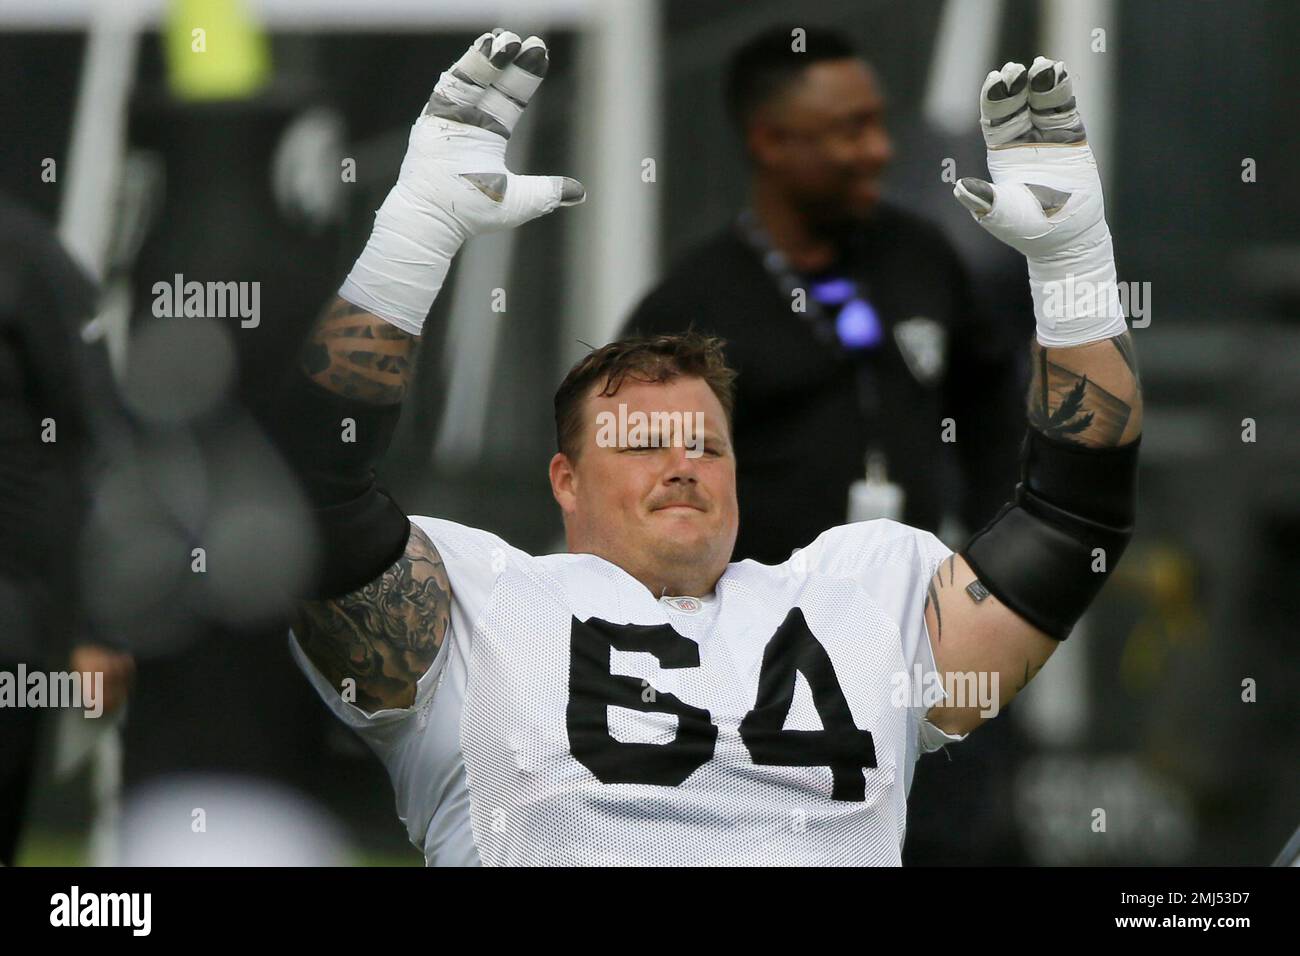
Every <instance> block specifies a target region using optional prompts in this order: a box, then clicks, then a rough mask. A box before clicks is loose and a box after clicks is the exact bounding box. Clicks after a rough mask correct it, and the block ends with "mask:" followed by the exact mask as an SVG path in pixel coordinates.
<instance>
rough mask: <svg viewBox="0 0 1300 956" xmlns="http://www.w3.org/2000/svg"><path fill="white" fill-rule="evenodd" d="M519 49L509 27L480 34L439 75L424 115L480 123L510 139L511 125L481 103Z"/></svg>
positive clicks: (474, 124) (470, 124) (518, 43)
mask: <svg viewBox="0 0 1300 956" xmlns="http://www.w3.org/2000/svg"><path fill="white" fill-rule="evenodd" d="M519 48H520V42H519V36H518V34H515V33H511V32H510V31H509V30H501V29H500V28H498V29H497V30H494V31H493V32H492V33H490V34H484V35H483V36H480V37H479V38H478V39H477V40H475V41H474V45H473V46H471V47H470V49H469V50H467V51H466V52H465V54H464V56H462V57H461V58H460V60H458V61H457V62H456V65H455V66H453V67H452V69H450V70H447V71H445V72H444V73H443V74H442V76H441V77H439V79H438V84H437V86H435V87H434V90H433V95H432V96H431V97H429V105H428V106H426V107H425V109H424V115H425V116H437V117H440V118H442V119H449V120H454V121H455V122H457V123H464V124H466V125H468V126H478V127H480V128H482V129H485V130H487V131H489V132H491V133H496V134H497V135H498V136H501V137H502V138H503V139H509V138H510V130H509V128H507V127H506V126H505V124H503V123H502V122H501V120H500V119H499V118H498V117H496V116H494V115H492V114H491V113H488V112H486V111H485V110H484V109H483V108H482V103H483V98H484V96H486V95H487V94H488V92H489V91H490V88H491V85H492V84H493V83H495V82H496V81H497V79H499V78H500V76H501V73H502V71H503V69H504V68H505V67H506V66H508V65H509V64H510V62H511V61H512V60H514V58H515V56H516V55H517V54H518V53H519Z"/></svg>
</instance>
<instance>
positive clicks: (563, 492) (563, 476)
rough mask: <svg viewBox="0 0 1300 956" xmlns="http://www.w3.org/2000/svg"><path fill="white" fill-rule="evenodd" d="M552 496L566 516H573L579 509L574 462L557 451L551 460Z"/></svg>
mask: <svg viewBox="0 0 1300 956" xmlns="http://www.w3.org/2000/svg"><path fill="white" fill-rule="evenodd" d="M551 494H552V495H553V496H554V497H555V503H556V504H558V505H559V506H560V510H561V511H562V512H564V513H565V514H566V515H568V514H572V513H573V511H574V510H575V509H576V508H577V502H578V476H577V475H576V474H575V472H574V468H573V462H571V461H569V458H568V456H567V455H565V454H564V452H562V451H557V452H556V453H555V455H554V457H552V458H551Z"/></svg>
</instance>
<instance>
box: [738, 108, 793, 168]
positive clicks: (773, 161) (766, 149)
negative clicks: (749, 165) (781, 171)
mask: <svg viewBox="0 0 1300 956" xmlns="http://www.w3.org/2000/svg"><path fill="white" fill-rule="evenodd" d="M745 143H746V145H747V146H748V148H749V155H750V157H751V158H752V159H753V162H754V165H755V166H758V167H760V168H763V167H766V166H779V165H781V164H782V162H783V161H784V159H785V137H784V136H782V135H781V132H780V130H778V129H777V128H776V127H775V126H772V125H771V124H769V123H766V122H764V121H763V120H762V119H755V120H753V121H751V122H750V124H749V130H748V132H747V133H746V134H745Z"/></svg>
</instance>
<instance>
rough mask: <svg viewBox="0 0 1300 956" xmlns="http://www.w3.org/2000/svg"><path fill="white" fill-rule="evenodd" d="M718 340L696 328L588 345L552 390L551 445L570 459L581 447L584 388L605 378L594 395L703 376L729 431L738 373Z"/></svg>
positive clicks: (585, 389) (604, 394) (609, 393)
mask: <svg viewBox="0 0 1300 956" xmlns="http://www.w3.org/2000/svg"><path fill="white" fill-rule="evenodd" d="M725 344H726V343H725V342H723V340H722V339H720V338H716V337H714V336H710V335H704V334H702V333H700V332H696V331H694V330H689V331H686V332H683V333H681V334H679V335H637V336H630V337H628V338H623V339H619V340H618V341H617V342H610V343H609V344H608V345H602V346H601V347H600V348H598V349H592V350H591V351H590V352H588V353H587V355H586V356H585V357H584V358H583V359H582V360H581V361H580V362H578V364H577V365H575V366H573V368H571V369H569V374H568V375H566V376H564V381H563V382H561V383H560V387H559V388H558V389H556V390H555V444H556V446H557V447H558V448H559V450H560V451H561V452H563V453H564V454H565V455H566V456H568V457H569V458H575V457H577V453H578V449H579V448H581V447H582V405H583V402H584V401H585V400H586V397H587V392H588V391H590V389H591V387H592V386H593V385H595V384H597V383H603V385H602V387H601V388H600V391H599V392H597V393H596V394H598V395H602V396H610V395H616V394H618V390H619V389H620V388H622V387H623V382H624V381H625V380H626V379H628V378H631V379H633V380H634V381H638V382H647V383H651V384H656V385H657V384H661V383H663V382H671V381H672V380H673V379H675V378H678V377H681V376H688V377H691V378H702V379H704V381H705V383H706V384H707V385H708V386H709V388H711V389H713V394H714V395H716V396H717V397H718V401H719V402H720V403H721V404H722V411H723V412H724V413H725V414H726V416H727V430H728V431H730V430H731V412H732V408H733V407H734V405H735V397H734V391H735V383H736V372H735V370H734V369H732V368H731V367H730V366H728V365H727V359H726V356H725V355H724V353H723V346H724V345H725Z"/></svg>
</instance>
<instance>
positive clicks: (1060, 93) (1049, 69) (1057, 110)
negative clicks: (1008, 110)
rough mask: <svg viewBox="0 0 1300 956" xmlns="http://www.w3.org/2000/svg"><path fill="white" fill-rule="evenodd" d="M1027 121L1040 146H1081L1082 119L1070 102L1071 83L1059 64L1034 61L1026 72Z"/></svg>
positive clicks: (1072, 99)
mask: <svg viewBox="0 0 1300 956" xmlns="http://www.w3.org/2000/svg"><path fill="white" fill-rule="evenodd" d="M1029 120H1030V122H1031V123H1033V124H1034V129H1036V130H1037V131H1038V134H1039V135H1038V136H1037V137H1035V139H1036V140H1037V141H1039V142H1044V143H1081V142H1083V141H1084V139H1085V138H1086V133H1085V132H1084V128H1083V119H1082V118H1081V117H1080V116H1079V110H1078V106H1077V104H1076V102H1075V99H1074V83H1073V81H1072V80H1071V79H1070V74H1069V73H1068V72H1067V71H1066V69H1065V64H1064V63H1062V62H1061V61H1060V60H1049V59H1048V58H1047V57H1045V56H1040V57H1038V58H1036V59H1035V60H1034V62H1033V65H1032V66H1030V68H1029Z"/></svg>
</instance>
